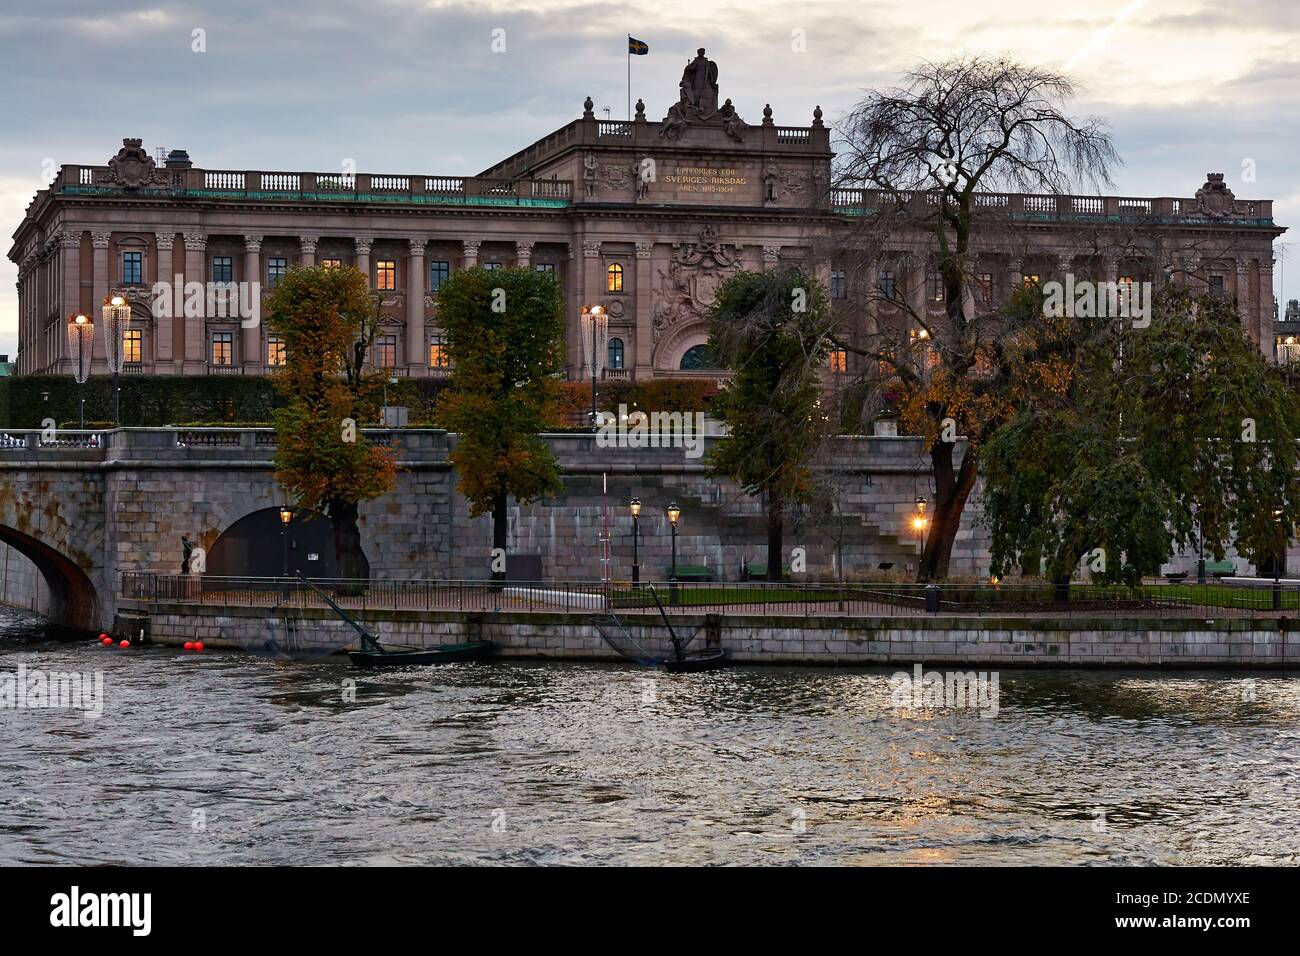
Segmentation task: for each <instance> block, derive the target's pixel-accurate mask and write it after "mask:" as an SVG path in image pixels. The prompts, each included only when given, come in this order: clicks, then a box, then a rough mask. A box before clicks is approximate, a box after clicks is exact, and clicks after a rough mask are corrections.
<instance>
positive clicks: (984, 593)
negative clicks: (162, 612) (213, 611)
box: [122, 572, 1300, 618]
mask: <svg viewBox="0 0 1300 956" xmlns="http://www.w3.org/2000/svg"><path fill="white" fill-rule="evenodd" d="M311 583H312V585H314V586H315V587H316V588H319V589H320V590H322V591H324V592H325V593H327V594H329V596H330V597H331V599H332V600H334V601H335V602H336V603H338V604H339V605H340V606H341V607H344V608H351V609H356V610H362V611H364V610H368V609H374V610H391V611H495V610H503V611H560V612H574V613H577V612H585V613H606V612H624V613H636V612H656V602H655V596H656V595H657V596H658V599H659V602H660V603H662V605H663V607H664V608H665V609H667V610H669V611H672V612H675V613H720V614H765V615H774V616H782V617H789V616H805V617H807V616H812V615H822V614H843V615H849V616H853V617H868V616H871V617H875V616H881V617H886V616H905V615H913V616H915V615H936V614H939V615H945V616H951V615H960V616H975V617H1003V616H1011V617H1014V616H1019V615H1027V616H1034V615H1052V616H1060V615H1079V616H1089V617H1116V618H1118V617H1170V618H1174V617H1179V618H1192V617H1196V618H1222V617H1251V616H1255V615H1261V616H1279V615H1281V616H1290V615H1296V616H1300V583H1295V582H1281V583H1279V584H1278V585H1276V586H1274V584H1273V582H1272V581H1259V582H1258V583H1257V584H1256V585H1254V586H1251V585H1248V584H1236V585H1230V584H1223V583H1215V584H1204V585H1198V584H1182V583H1154V582H1152V583H1144V584H1140V585H1136V586H1127V585H1096V584H1072V585H1070V586H1068V587H1062V586H1057V585H1052V584H941V585H926V584H895V583H889V584H886V583H846V584H811V583H794V582H791V583H785V582H761V581H757V582H756V581H737V582H731V581H727V582H717V581H714V582H704V581H682V582H656V583H654V584H653V585H651V584H641V585H639V586H634V585H632V584H630V583H628V582H623V581H618V582H600V581H577V582H568V581H566V582H539V583H517V582H494V581H487V580H477V581H456V580H428V579H409V580H387V579H373V580H363V579H348V578H313V579H312V580H311ZM652 587H653V588H654V592H653V593H652V591H651V588H652ZM122 594H123V597H124V598H126V599H128V600H135V601H142V602H147V603H155V604H160V603H181V604H198V605H205V606H211V607H237V606H268V607H269V606H289V607H301V608H308V607H315V608H325V607H327V604H326V603H325V601H324V600H323V599H322V598H321V596H320V594H319V593H317V592H316V591H315V590H313V589H312V588H310V587H307V586H306V585H305V584H304V583H303V582H302V581H300V580H298V579H296V578H283V577H282V578H275V577H271V578H268V577H227V576H215V575H206V574H188V575H182V574H153V573H147V572H125V573H123V575H122Z"/></svg>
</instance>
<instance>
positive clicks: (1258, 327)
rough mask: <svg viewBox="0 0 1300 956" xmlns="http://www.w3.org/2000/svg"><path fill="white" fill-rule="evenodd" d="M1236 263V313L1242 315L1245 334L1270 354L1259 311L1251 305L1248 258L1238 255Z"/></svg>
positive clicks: (1271, 351)
mask: <svg viewBox="0 0 1300 956" xmlns="http://www.w3.org/2000/svg"><path fill="white" fill-rule="evenodd" d="M1234 262H1235V265H1236V271H1237V275H1236V288H1235V291H1236V296H1237V314H1238V315H1240V316H1241V317H1242V324H1243V325H1245V327H1246V334H1247V335H1249V336H1250V337H1251V338H1252V339H1253V340H1254V342H1255V347H1256V348H1258V349H1259V350H1260V351H1261V352H1262V353H1264V355H1266V356H1271V355H1272V354H1273V348H1272V345H1271V343H1270V342H1269V341H1268V340H1267V339H1265V338H1264V329H1263V327H1262V324H1261V323H1260V316H1259V313H1258V312H1256V311H1255V310H1254V308H1253V306H1252V300H1253V298H1254V297H1253V296H1252V295H1251V294H1250V260H1249V259H1245V258H1242V257H1241V256H1238V257H1237V258H1236V259H1235V260H1234Z"/></svg>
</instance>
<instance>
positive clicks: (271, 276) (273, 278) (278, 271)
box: [266, 256, 289, 289]
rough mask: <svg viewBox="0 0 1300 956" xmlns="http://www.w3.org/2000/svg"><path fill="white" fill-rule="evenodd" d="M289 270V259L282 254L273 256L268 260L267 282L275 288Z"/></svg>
mask: <svg viewBox="0 0 1300 956" xmlns="http://www.w3.org/2000/svg"><path fill="white" fill-rule="evenodd" d="M288 271H289V260H288V259H285V258H283V257H281V256H272V257H271V258H269V259H267V260H266V284H267V285H268V286H270V287H271V288H272V289H274V288H275V287H276V286H277V285H279V284H280V280H281V279H283V278H284V274H285V273H286V272H288Z"/></svg>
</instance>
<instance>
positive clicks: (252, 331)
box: [239, 236, 262, 367]
mask: <svg viewBox="0 0 1300 956" xmlns="http://www.w3.org/2000/svg"><path fill="white" fill-rule="evenodd" d="M244 281H245V282H248V283H253V282H256V283H257V285H256V286H253V285H249V286H248V288H255V289H258V290H259V297H258V303H257V305H258V313H259V315H260V313H261V299H260V290H261V288H262V237H261V236H245V237H244ZM239 351H240V352H241V353H242V354H241V355H240V357H239V364H241V365H246V366H250V367H253V366H261V365H262V323H261V321H258V322H256V323H253V324H252V325H246V324H245V323H244V321H243V320H242V319H241V321H240V323H239Z"/></svg>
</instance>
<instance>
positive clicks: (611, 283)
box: [605, 262, 623, 292]
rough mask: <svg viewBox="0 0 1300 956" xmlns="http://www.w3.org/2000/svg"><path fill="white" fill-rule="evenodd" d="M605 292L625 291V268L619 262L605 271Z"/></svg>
mask: <svg viewBox="0 0 1300 956" xmlns="http://www.w3.org/2000/svg"><path fill="white" fill-rule="evenodd" d="M605 291H606V292H622V291H623V267H622V266H621V265H619V264H618V263H617V262H616V263H614V264H613V265H612V266H610V267H609V268H608V269H606V270H605Z"/></svg>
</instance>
